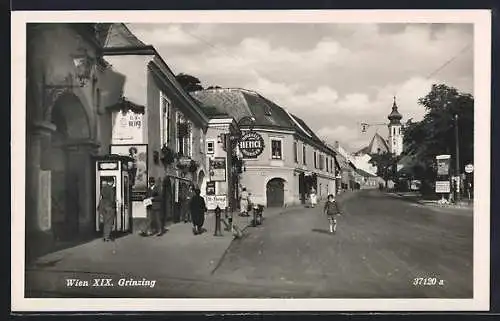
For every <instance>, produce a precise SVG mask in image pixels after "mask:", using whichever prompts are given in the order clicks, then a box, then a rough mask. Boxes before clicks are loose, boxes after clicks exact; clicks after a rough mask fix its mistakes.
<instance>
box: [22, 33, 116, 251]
mask: <svg viewBox="0 0 500 321" xmlns="http://www.w3.org/2000/svg"><path fill="white" fill-rule="evenodd" d="M103 33H105V31H104V32H103V30H102V25H99V24H83V23H74V24H64V23H50V24H49V23H47V24H44V23H36V24H28V25H27V69H26V80H27V83H26V104H27V105H26V125H27V142H26V157H27V164H26V174H27V179H26V237H27V240H26V241H27V247H26V248H27V252H28V256H30V255H31V254H30V252H31V253H34V252H37V251H38V250H40V251H42V248H46V247H47V248H48V247H51V246H52V245H53V244H54V242H57V241H65V240H70V239H75V238H79V237H81V236H83V235H87V234H89V233H92V232H93V231H94V221H95V216H94V214H95V207H94V204H95V199H94V198H95V184H94V183H95V166H94V161H93V157H94V156H97V155H99V154H103V153H105V152H106V151H107V149H108V148H109V144H110V141H111V115H110V114H109V113H108V112H107V111H106V110H105V109H104V108H103V105H104V104H114V103H115V102H116V101H117V100H118V98H119V95H120V89H119V88H120V87H121V85H122V84H123V78H122V76H121V75H118V74H116V73H114V72H113V71H112V70H111V69H110V68H109V65H108V64H107V63H106V62H105V61H104V60H103V59H102V56H101V55H100V52H101V51H102V48H103V38H104V37H103Z"/></svg>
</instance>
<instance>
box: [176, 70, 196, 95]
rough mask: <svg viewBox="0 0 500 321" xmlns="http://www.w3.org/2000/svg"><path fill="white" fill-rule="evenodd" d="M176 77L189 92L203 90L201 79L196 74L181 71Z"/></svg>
mask: <svg viewBox="0 0 500 321" xmlns="http://www.w3.org/2000/svg"><path fill="white" fill-rule="evenodd" d="M175 78H176V79H177V81H178V82H179V84H181V86H182V88H184V90H185V91H187V92H191V91H197V90H203V86H202V85H201V81H200V80H199V79H198V78H196V77H195V76H191V75H188V74H183V73H180V74H178V75H177V76H175Z"/></svg>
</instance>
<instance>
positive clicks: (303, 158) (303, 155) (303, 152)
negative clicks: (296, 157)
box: [302, 144, 307, 165]
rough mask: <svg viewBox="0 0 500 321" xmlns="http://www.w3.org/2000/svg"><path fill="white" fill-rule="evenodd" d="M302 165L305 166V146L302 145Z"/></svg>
mask: <svg viewBox="0 0 500 321" xmlns="http://www.w3.org/2000/svg"><path fill="white" fill-rule="evenodd" d="M302 164H304V165H306V164H307V154H306V145H305V144H302Z"/></svg>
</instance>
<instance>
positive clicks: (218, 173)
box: [210, 157, 226, 182]
mask: <svg viewBox="0 0 500 321" xmlns="http://www.w3.org/2000/svg"><path fill="white" fill-rule="evenodd" d="M210 180H211V181H213V182H224V181H226V158H224V157H215V158H213V159H210Z"/></svg>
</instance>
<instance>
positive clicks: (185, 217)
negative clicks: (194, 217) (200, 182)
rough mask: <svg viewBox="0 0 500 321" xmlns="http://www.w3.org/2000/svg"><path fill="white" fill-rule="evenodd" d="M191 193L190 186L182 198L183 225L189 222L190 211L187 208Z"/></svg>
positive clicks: (192, 191) (191, 187) (191, 188)
mask: <svg viewBox="0 0 500 321" xmlns="http://www.w3.org/2000/svg"><path fill="white" fill-rule="evenodd" d="M193 193H194V186H192V185H190V186H189V187H188V190H187V192H186V195H185V196H184V199H183V201H182V206H181V210H182V219H183V220H184V223H187V222H191V210H190V208H189V204H190V202H191V198H192V197H193Z"/></svg>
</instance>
